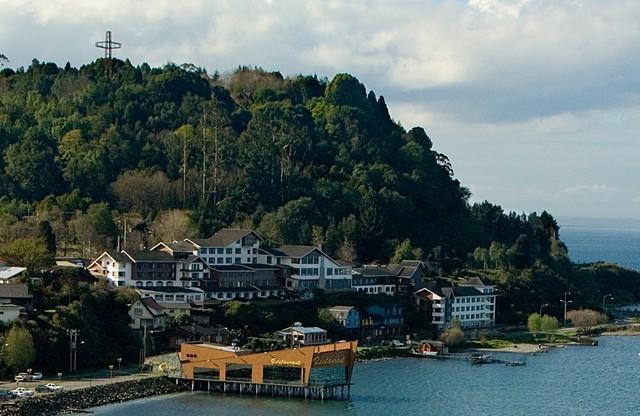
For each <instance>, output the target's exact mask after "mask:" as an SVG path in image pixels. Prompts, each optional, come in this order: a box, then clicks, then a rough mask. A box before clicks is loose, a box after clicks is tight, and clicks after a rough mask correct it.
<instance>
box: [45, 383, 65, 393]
mask: <svg viewBox="0 0 640 416" xmlns="http://www.w3.org/2000/svg"><path fill="white" fill-rule="evenodd" d="M45 387H46V388H48V389H49V390H50V391H52V392H56V391H63V390H64V387H62V386H59V385H57V384H55V383H47V384H45Z"/></svg>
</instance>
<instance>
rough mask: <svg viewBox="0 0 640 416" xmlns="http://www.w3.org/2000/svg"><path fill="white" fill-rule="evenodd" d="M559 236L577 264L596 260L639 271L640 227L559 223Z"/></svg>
mask: <svg viewBox="0 0 640 416" xmlns="http://www.w3.org/2000/svg"><path fill="white" fill-rule="evenodd" d="M560 239H561V240H562V241H564V242H565V243H566V244H567V247H568V248H569V257H570V258H571V260H572V261H574V262H576V263H588V262H593V261H598V260H603V261H609V262H613V263H618V264H620V265H622V266H625V267H629V268H632V269H636V270H640V228H610V227H575V226H567V225H565V226H562V227H561V228H560Z"/></svg>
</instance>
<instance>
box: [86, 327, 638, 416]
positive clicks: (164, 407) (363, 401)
mask: <svg viewBox="0 0 640 416" xmlns="http://www.w3.org/2000/svg"><path fill="white" fill-rule="evenodd" d="M639 353H640V337H602V338H600V346H599V347H596V348H593V347H569V348H561V349H557V350H554V351H551V352H550V353H548V354H542V355H540V356H536V357H530V358H529V359H528V365H527V366H526V367H506V366H503V365H499V364H493V365H485V366H472V365H471V364H469V363H468V362H463V361H439V360H428V359H415V358H414V359H411V358H407V359H398V360H388V361H379V362H371V363H358V364H356V368H355V370H354V383H355V384H354V386H353V389H352V399H351V401H349V402H324V403H322V402H318V401H302V400H284V399H271V398H253V397H252V398H249V397H238V396H223V395H220V394H207V393H185V394H179V395H173V396H164V397H157V398H152V399H144V400H139V401H135V402H129V403H124V404H118V405H113V406H108V407H104V408H98V409H96V411H95V413H94V414H95V415H96V416H125V415H127V416H128V415H136V416H174V415H188V416H205V415H207V416H208V415H216V416H227V415H228V416H241V415H256V416H257V415H260V416H276V415H278V416H280V415H285V414H288V415H298V416H303V415H304V416H306V415H309V416H327V415H337V414H344V415H353V416H378V415H380V416H392V415H433V416H438V415H446V416H456V415H492V416H514V415H536V416H539V415H563V416H564V415H590V416H591V415H638V414H640V404H638V397H639V393H640V392H639V388H640V356H639V355H638V354H639Z"/></svg>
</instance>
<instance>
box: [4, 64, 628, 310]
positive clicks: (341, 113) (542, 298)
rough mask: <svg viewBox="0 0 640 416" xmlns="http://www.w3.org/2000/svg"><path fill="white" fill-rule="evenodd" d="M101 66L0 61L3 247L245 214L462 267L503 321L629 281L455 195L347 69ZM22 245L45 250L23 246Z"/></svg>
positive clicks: (134, 241)
mask: <svg viewBox="0 0 640 416" xmlns="http://www.w3.org/2000/svg"><path fill="white" fill-rule="evenodd" d="M104 65H105V61H104V60H102V59H100V60H97V61H96V62H93V63H91V64H88V65H84V66H82V67H81V68H79V69H76V68H73V67H71V66H70V65H69V64H67V65H66V66H65V67H64V68H60V67H58V66H57V65H56V64H54V63H40V62H38V61H36V60H34V61H33V63H32V65H30V66H29V67H28V68H27V69H24V68H19V69H17V70H14V69H10V68H7V67H5V68H4V69H2V71H0V195H2V196H1V198H0V257H2V258H3V259H5V260H18V261H20V262H21V263H23V264H26V263H28V262H31V263H29V265H30V266H32V267H31V268H32V269H36V268H37V266H39V264H38V262H39V260H40V262H41V260H42V259H48V260H47V261H50V260H51V258H52V255H50V256H49V257H47V256H46V255H45V254H46V253H50V254H53V253H56V252H57V254H58V255H80V256H84V257H91V256H93V255H95V254H96V253H97V252H98V251H100V250H103V249H105V248H114V247H116V245H117V244H118V243H120V244H121V245H122V246H125V247H134V248H139V247H145V246H146V247H149V246H150V245H152V244H154V243H155V242H157V241H160V240H172V239H182V238H185V237H191V236H209V235H210V234H211V233H213V232H214V231H216V230H217V229H218V228H220V227H223V226H242V227H250V228H255V229H257V230H258V232H259V233H260V234H261V235H263V236H264V237H265V238H266V239H267V242H268V243H270V244H281V243H283V242H287V243H290V244H318V245H322V247H323V249H324V250H325V251H327V252H328V253H329V254H331V255H334V256H336V257H338V258H340V259H343V260H349V261H355V262H375V261H380V262H386V261H389V260H399V259H403V258H420V259H423V260H428V261H430V262H432V263H434V264H437V265H438V267H439V270H438V272H437V274H440V275H454V276H455V275H456V274H462V275H464V274H468V273H470V271H469V269H474V270H475V271H474V272H475V273H479V274H480V275H482V276H484V277H485V278H486V279H488V280H489V281H491V282H494V283H496V284H498V285H499V288H500V290H501V292H502V293H501V297H502V299H503V301H502V306H501V307H503V308H505V312H513V313H509V314H508V315H509V317H510V318H512V317H515V318H513V319H520V318H519V316H520V315H519V314H520V313H527V312H533V311H537V310H538V308H539V306H540V304H541V303H545V302H550V301H554V302H555V300H554V299H555V298H556V297H558V296H560V295H561V294H562V293H563V292H564V291H566V290H572V291H573V292H574V293H575V294H576V295H575V296H576V304H577V303H578V298H577V297H580V298H579V299H580V302H581V304H585V305H594V304H596V305H597V304H598V299H601V296H602V293H601V292H604V293H609V292H611V291H618V292H620V288H624V293H620V298H619V299H628V298H636V297H638V295H640V277H639V275H638V274H637V273H635V272H631V271H626V270H620V269H617V268H611V267H612V266H607V265H593V266H575V265H572V264H571V263H570V262H569V259H568V254H567V249H566V247H565V245H564V244H563V243H562V242H561V241H560V239H559V227H558V225H557V223H556V221H555V220H554V218H553V217H552V216H551V215H550V214H548V213H546V212H543V213H540V214H536V213H533V214H529V215H525V214H516V213H513V212H512V213H506V212H504V211H503V209H502V208H501V207H499V206H497V205H494V204H491V203H489V202H483V203H479V204H470V203H469V197H470V193H469V190H468V189H466V188H465V187H464V186H462V184H460V182H459V181H458V180H457V179H456V178H455V175H454V171H453V168H452V166H451V163H450V162H449V160H448V158H447V157H446V156H445V155H443V154H441V153H439V152H437V151H436V150H435V149H434V144H433V142H432V140H431V138H430V137H429V136H428V134H427V133H426V132H425V130H424V129H423V128H421V127H413V128H410V129H407V128H404V127H403V126H401V125H400V124H399V123H398V122H396V121H394V120H393V118H392V117H391V115H390V112H389V109H388V108H387V105H386V104H385V100H384V97H382V96H378V95H376V94H375V93H374V92H373V91H367V89H366V88H365V86H364V85H363V84H362V83H360V82H359V81H358V80H357V79H356V78H355V77H353V76H352V75H349V74H338V75H336V76H335V77H334V78H333V79H331V80H326V79H320V78H318V77H317V76H308V75H299V76H292V77H284V76H283V75H281V74H280V73H278V72H268V71H265V70H263V69H260V68H249V67H239V68H237V69H236V70H235V71H233V72H231V73H229V74H224V75H220V74H219V73H217V72H216V73H214V74H208V73H207V72H206V71H205V70H203V69H201V68H197V67H195V66H193V65H189V64H185V65H181V66H178V65H174V64H168V65H166V66H164V67H162V68H151V67H150V66H149V65H147V64H142V65H140V66H134V65H132V64H131V63H130V62H128V61H120V60H115V61H114V62H113V75H112V76H110V77H108V76H106V75H105V66H104ZM125 235H126V241H125V239H124V237H125ZM34 236H39V237H40V238H39V239H36V241H30V240H29V239H33V237H34ZM120 237H122V238H120ZM29 244H31V245H29ZM25 247H30V250H28V251H29V252H32V253H33V252H38V250H40V251H41V252H42V253H43V255H42V256H40V257H36V258H34V256H31V257H30V258H28V259H25V258H20V257H19V255H20V252H24V251H27V250H25ZM613 282H617V283H615V284H614V283H613ZM620 282H622V283H624V284H621V283H620ZM558 299H559V298H558Z"/></svg>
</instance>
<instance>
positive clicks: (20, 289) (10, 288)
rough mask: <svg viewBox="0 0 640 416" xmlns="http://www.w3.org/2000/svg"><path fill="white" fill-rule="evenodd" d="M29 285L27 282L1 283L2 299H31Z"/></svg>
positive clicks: (0, 296)
mask: <svg viewBox="0 0 640 416" xmlns="http://www.w3.org/2000/svg"><path fill="white" fill-rule="evenodd" d="M32 297H33V296H32V295H30V294H29V287H28V286H27V285H26V284H25V283H7V284H0V298H2V299H31V298H32Z"/></svg>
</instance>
